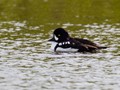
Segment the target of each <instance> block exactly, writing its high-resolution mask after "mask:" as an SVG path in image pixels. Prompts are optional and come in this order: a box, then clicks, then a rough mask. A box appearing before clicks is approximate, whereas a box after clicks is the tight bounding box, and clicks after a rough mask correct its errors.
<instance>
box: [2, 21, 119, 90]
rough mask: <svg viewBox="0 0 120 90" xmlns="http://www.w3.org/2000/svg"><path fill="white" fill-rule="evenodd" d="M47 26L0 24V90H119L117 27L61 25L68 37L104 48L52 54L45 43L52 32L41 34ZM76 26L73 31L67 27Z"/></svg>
mask: <svg viewBox="0 0 120 90" xmlns="http://www.w3.org/2000/svg"><path fill="white" fill-rule="evenodd" d="M48 25H49V26H51V27H54V26H58V27H59V25H57V24H55V23H53V24H46V25H39V26H27V24H26V21H24V22H16V21H9V22H1V24H0V28H1V31H0V35H1V36H0V38H1V40H0V42H1V44H0V51H1V52H0V89H1V90H8V89H9V90H16V89H17V90H59V89H60V90H108V89H110V90H119V88H120V48H119V47H120V46H119V44H120V38H119V34H120V27H119V24H118V23H116V24H113V25H111V24H105V23H103V24H97V23H93V24H87V25H83V24H71V23H64V24H60V25H61V27H64V28H66V29H67V30H68V31H69V32H70V35H71V36H74V37H82V38H88V39H90V40H92V41H94V42H96V43H99V44H101V45H103V46H108V47H109V48H108V49H106V50H101V51H100V52H98V53H94V54H90V53H88V54H82V53H71V52H68V53H64V52H63V53H55V52H53V51H50V50H49V48H50V45H49V44H48V43H47V40H48V39H49V38H51V33H52V31H53V29H52V30H49V31H48V33H44V32H42V31H39V29H40V28H41V30H43V31H44V27H46V26H48ZM74 27H76V28H77V29H75V30H74V31H72V30H70V28H74Z"/></svg>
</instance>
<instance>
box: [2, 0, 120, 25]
mask: <svg viewBox="0 0 120 90" xmlns="http://www.w3.org/2000/svg"><path fill="white" fill-rule="evenodd" d="M0 20H17V21H24V20H26V21H28V23H30V24H32V25H39V24H45V23H67V22H70V23H82V24H88V23H94V22H96V23H102V22H104V21H106V20H107V21H108V22H109V23H119V22H120V1H119V0H107V1H105V0H35V1H34V0H9V1H8V0H1V2H0Z"/></svg>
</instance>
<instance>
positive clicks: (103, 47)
mask: <svg viewBox="0 0 120 90" xmlns="http://www.w3.org/2000/svg"><path fill="white" fill-rule="evenodd" d="M106 48H108V47H105V46H100V47H98V49H106Z"/></svg>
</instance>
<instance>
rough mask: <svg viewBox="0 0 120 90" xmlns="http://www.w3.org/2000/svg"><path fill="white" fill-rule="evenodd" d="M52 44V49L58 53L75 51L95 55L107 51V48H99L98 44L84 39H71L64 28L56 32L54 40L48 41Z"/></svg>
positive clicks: (53, 36)
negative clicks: (101, 50)
mask: <svg viewBox="0 0 120 90" xmlns="http://www.w3.org/2000/svg"><path fill="white" fill-rule="evenodd" d="M48 41H49V42H50V43H51V49H52V50H53V51H54V52H57V51H63V52H64V51H69V52H70V51H74V52H83V53H85V52H90V53H94V52H97V51H98V50H100V49H106V48H107V47H106V46H99V45H97V44H96V43H94V42H92V41H90V40H88V39H83V38H74V37H71V36H70V35H69V34H68V32H67V31H66V30H65V29H63V28H57V29H55V30H54V32H53V35H52V38H51V39H49V40H48Z"/></svg>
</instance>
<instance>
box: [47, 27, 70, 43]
mask: <svg viewBox="0 0 120 90" xmlns="http://www.w3.org/2000/svg"><path fill="white" fill-rule="evenodd" d="M68 38H69V34H68V32H67V31H65V30H64V29H63V28H57V29H55V31H54V32H53V38H52V39H50V40H49V41H55V42H63V41H66V40H68Z"/></svg>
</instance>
